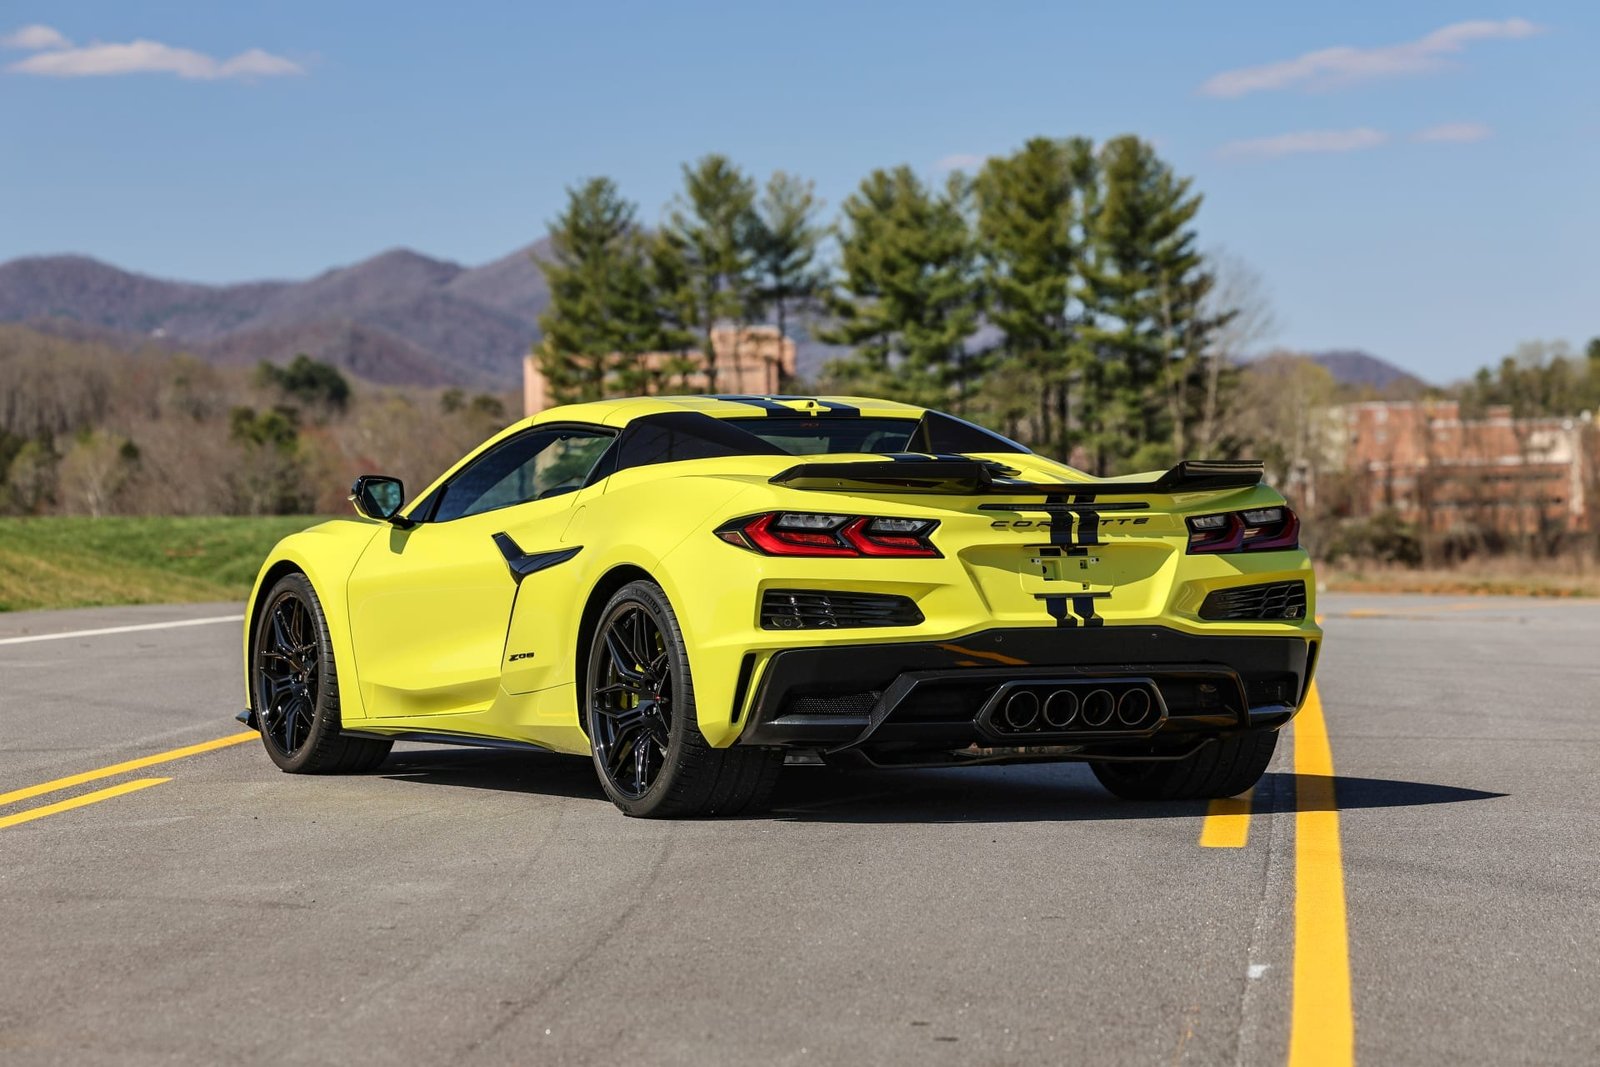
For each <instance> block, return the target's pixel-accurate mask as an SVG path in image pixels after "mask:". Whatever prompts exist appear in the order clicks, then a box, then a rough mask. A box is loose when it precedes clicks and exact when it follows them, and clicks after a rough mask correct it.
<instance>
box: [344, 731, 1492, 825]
mask: <svg viewBox="0 0 1600 1067" xmlns="http://www.w3.org/2000/svg"><path fill="white" fill-rule="evenodd" d="M374 773H375V774H376V775H378V776H381V777H383V778H388V779H391V780H394V781H404V782H413V783H417V784H420V785H434V786H464V787H467V788H472V789H498V790H504V791H508V792H515V793H537V794H542V795H546V796H562V797H571V798H574V799H581V800H596V801H604V800H605V794H604V793H603V792H601V789H600V784H599V782H598V781H596V779H595V774H594V768H593V767H592V766H591V765H590V763H589V761H588V760H586V759H583V758H580V757H575V756H557V755H546V754H542V753H530V752H503V751H494V750H485V749H468V748H463V749H447V750H437V749H424V750H419V751H402V752H396V753H395V754H393V755H391V756H390V757H389V759H388V760H386V761H385V762H384V764H383V766H382V767H380V768H379V769H378V770H377V771H376V772H374ZM1326 782H1327V779H1322V778H1315V777H1314V776H1310V775H1296V774H1291V773H1287V772H1269V773H1268V774H1266V775H1265V776H1263V777H1262V779H1261V783H1260V784H1259V785H1258V786H1257V787H1256V790H1255V793H1254V794H1253V796H1252V803H1251V810H1252V811H1253V812H1255V813H1257V814H1279V813H1285V812H1295V811H1317V810H1324V811H1325V810H1329V809H1330V805H1329V804H1328V802H1327V797H1328V796H1330V795H1331V796H1332V797H1333V804H1332V805H1331V807H1332V808H1334V809H1337V810H1341V811H1355V810H1360V809H1364V808H1406V807H1421V806H1425V805H1431V804H1458V803H1462V802H1464V801H1471V800H1492V799H1495V798H1497V797H1502V796H1505V795H1506V794H1504V793H1490V792H1485V791H1483V790H1480V789H1465V788H1461V787H1459V786H1450V785H1437V784H1432V783H1427V782H1409V781H1400V780H1394V779H1387V778H1350V777H1341V776H1335V777H1334V778H1333V779H1332V783H1331V784H1332V786H1333V788H1332V790H1331V793H1330V791H1329V790H1328V789H1327V788H1326V785H1325V783H1326ZM1205 810H1206V804H1205V802H1204V801H1170V802H1136V801H1126V800H1119V799H1118V798H1116V797H1114V796H1112V795H1111V794H1109V793H1107V792H1106V791H1105V790H1104V789H1102V788H1101V787H1100V785H1099V783H1098V782H1096V781H1095V779H1094V776H1093V775H1092V774H1091V773H1090V772H1089V769H1088V767H1086V766H1084V765H1082V764H1072V763H1068V764H1027V765H1019V766H1010V767H962V768H951V769H943V768H941V769H936V770H861V769H855V768H850V769H840V768H832V767H787V768H785V769H784V772H783V776H782V777H781V778H780V779H779V782H778V789H777V792H776V794H775V795H774V796H773V802H772V807H771V810H770V812H768V813H767V814H765V815H761V816H756V818H766V819H777V820H780V821H786V822H859V823H873V822H881V823H902V822H905V823H940V822H1094V821H1125V820H1129V819H1170V818H1194V817H1195V816H1197V815H1200V814H1203V813H1204V812H1205Z"/></svg>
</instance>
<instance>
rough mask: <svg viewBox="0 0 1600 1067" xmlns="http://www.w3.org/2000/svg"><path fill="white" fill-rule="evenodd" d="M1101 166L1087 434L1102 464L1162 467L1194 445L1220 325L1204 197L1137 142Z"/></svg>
mask: <svg viewBox="0 0 1600 1067" xmlns="http://www.w3.org/2000/svg"><path fill="white" fill-rule="evenodd" d="M1099 166H1100V172H1101V174H1102V176H1103V178H1102V182H1101V191H1100V196H1099V200H1098V203H1097V204H1096V205H1095V209H1094V212H1093V215H1092V221H1091V225H1090V227H1089V232H1088V236H1089V241H1088V247H1089V255H1088V257H1087V259H1086V262H1085V266H1084V283H1085V284H1084V287H1083V298H1084V304H1085V312H1086V314H1087V316H1088V317H1089V319H1090V322H1091V325H1089V326H1088V327H1086V329H1085V331H1084V336H1085V339H1086V340H1087V341H1088V342H1089V343H1090V344H1091V345H1092V346H1093V348H1094V353H1095V358H1094V360H1093V361H1092V362H1091V363H1089V364H1088V365H1087V366H1086V368H1085V369H1086V371H1087V379H1086V384H1087V386H1088V388H1087V393H1088V394H1089V399H1090V418H1089V419H1088V420H1087V422H1088V424H1089V428H1090V429H1089V434H1088V437H1089V438H1090V441H1091V444H1092V447H1093V448H1094V451H1095V454H1096V458H1097V460H1098V463H1099V465H1100V466H1102V467H1105V466H1108V465H1116V466H1124V465H1126V466H1133V467H1153V466H1160V465H1162V464H1164V463H1169V462H1172V461H1173V460H1175V459H1177V458H1178V453H1180V452H1182V451H1183V450H1184V448H1185V446H1186V443H1187V439H1188V425H1189V421H1190V408H1191V407H1192V405H1193V402H1194V398H1195V396H1197V395H1198V392H1199V391H1198V389H1197V388H1196V387H1195V377H1196V373H1197V367H1198V362H1199V356H1200V354H1201V353H1202V352H1203V351H1204V349H1205V347H1206V345H1207V343H1208V341H1209V338H1210V336H1211V334H1212V333H1213V332H1214V331H1215V330H1216V328H1217V326H1218V325H1219V322H1218V321H1216V320H1215V319H1208V318H1207V317H1206V315H1205V314H1204V312H1203V310H1202V309H1203V307H1204V303H1205V297H1206V294H1207V293H1208V292H1209V290H1210V288H1211V286H1212V278H1211V275H1210V274H1209V273H1208V272H1207V271H1206V270H1205V268H1204V263H1203V261H1202V258H1201V256H1200V253H1199V252H1198V251H1197V249H1196V246H1195V242H1196V236H1195V232H1194V230H1193V228H1192V227H1191V225H1190V224H1191V222H1192V221H1193V219H1194V216H1195V214H1196V212H1198V211H1199V209H1200V199H1201V198H1200V196H1199V195H1198V194H1195V193H1192V192H1191V185H1192V180H1191V179H1188V178H1179V177H1177V175H1175V174H1174V173H1173V171H1172V168H1171V167H1170V166H1168V165H1167V164H1166V163H1165V162H1163V161H1162V160H1161V159H1160V158H1159V157H1158V156H1157V155H1156V154H1155V150H1154V149H1152V148H1151V147H1150V146H1149V145H1148V144H1146V143H1144V142H1143V141H1140V140H1139V139H1138V138H1136V137H1118V138H1114V139H1113V140H1111V141H1109V142H1107V143H1106V144H1105V145H1104V146H1103V147H1102V149H1101V151H1100V160H1099Z"/></svg>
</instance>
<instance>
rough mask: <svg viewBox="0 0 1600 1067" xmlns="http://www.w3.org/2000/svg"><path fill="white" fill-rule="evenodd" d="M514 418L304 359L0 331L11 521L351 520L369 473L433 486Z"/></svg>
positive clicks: (470, 400) (491, 403)
mask: <svg viewBox="0 0 1600 1067" xmlns="http://www.w3.org/2000/svg"><path fill="white" fill-rule="evenodd" d="M509 417H510V416H509V411H508V406H507V402H506V399H505V398H502V397H499V396H494V395H490V394H477V395H469V394H467V393H465V392H464V391H462V390H460V389H443V390H440V389H425V388H421V387H409V388H407V387H378V386H373V385H370V384H368V383H365V382H361V381H359V380H351V379H349V378H347V377H346V376H345V375H344V374H343V373H342V372H341V371H339V369H338V368H336V367H334V366H332V365H330V364H328V363H325V362H322V361H319V360H316V359H313V358H311V357H310V356H309V355H308V354H305V353H301V354H298V355H296V356H295V358H294V359H292V360H290V361H288V362H287V363H285V364H282V365H278V364H272V363H263V364H261V365H259V366H257V367H256V368H254V369H252V368H248V367H218V366H213V365H210V364H207V363H204V362H202V361H200V360H198V359H195V358H194V357H192V356H187V355H183V354H180V353H173V352H169V351H164V350H160V349H155V348H148V349H145V350H143V351H137V352H126V351H123V350H121V349H118V348H115V347H112V346H110V345H106V344H103V343H100V342H96V341H80V340H72V339H68V338H64V337H59V336H54V335H51V334H46V333H41V332H39V331H37V330H33V329H30V328H28V327H26V326H15V325H0V515H7V514H22V515H37V514H83V515H111V514H158V515H207V514H243V515H259V514H304V513H321V514H328V513H334V514H337V513H341V512H345V511H346V509H347V508H348V505H347V504H346V503H345V500H344V494H345V492H346V491H347V489H348V487H349V485H350V482H351V480H352V479H353V478H354V476H355V475H356V474H360V473H365V472H371V471H374V470H382V471H384V472H386V473H390V474H396V475H399V476H401V477H403V478H404V479H405V480H406V482H407V485H408V486H409V487H411V488H413V489H420V488H421V487H422V486H423V485H425V484H427V483H428V482H429V481H431V480H432V479H433V478H434V477H435V476H437V475H438V474H439V472H440V471H441V470H443V469H444V467H445V466H446V465H447V464H449V463H451V462H453V461H454V460H455V459H456V458H458V457H459V456H460V455H461V454H462V453H463V452H465V451H466V450H467V449H469V448H471V447H472V446H473V445H475V444H477V443H478V442H479V441H481V440H482V439H483V438H484V437H486V436H488V435H489V434H490V433H493V432H494V431H496V430H498V429H500V428H501V427H502V426H504V425H505V424H506V422H507V421H508V419H509Z"/></svg>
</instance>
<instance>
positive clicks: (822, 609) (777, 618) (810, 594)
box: [761, 589, 922, 630]
mask: <svg viewBox="0 0 1600 1067" xmlns="http://www.w3.org/2000/svg"><path fill="white" fill-rule="evenodd" d="M921 621H922V612H920V611H918V610H917V605H916V603H915V602H914V601H912V600H911V598H910V597H903V596H894V595H892V594H887V593H827V592H818V591H816V590H812V589H769V590H767V592H766V595H765V596H763V597H762V598H761V628H762V629H763V630H832V629H845V628H853V627H859V626H915V625H917V623H919V622H921Z"/></svg>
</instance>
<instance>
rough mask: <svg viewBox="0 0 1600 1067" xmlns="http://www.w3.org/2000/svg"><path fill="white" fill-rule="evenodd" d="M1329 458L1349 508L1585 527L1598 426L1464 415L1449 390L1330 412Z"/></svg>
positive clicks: (1426, 519)
mask: <svg viewBox="0 0 1600 1067" xmlns="http://www.w3.org/2000/svg"><path fill="white" fill-rule="evenodd" d="M1330 414H1331V416H1332V418H1331V419H1330V423H1329V425H1330V435H1331V436H1332V437H1333V438H1334V440H1332V441H1330V446H1331V447H1330V449H1329V451H1330V453H1331V455H1330V457H1329V458H1330V460H1331V461H1332V462H1331V464H1330V466H1331V467H1332V468H1334V469H1342V470H1343V471H1345V472H1346V473H1347V474H1349V475H1351V476H1352V477H1351V478H1350V484H1351V493H1352V494H1353V495H1352V499H1351V507H1352V510H1353V511H1354V513H1355V514H1357V515H1371V514H1374V513H1376V512H1378V511H1383V510H1392V511H1395V512H1397V513H1398V514H1399V515H1400V517H1401V518H1402V519H1404V520H1406V521H1408V522H1413V523H1417V524H1418V525H1420V526H1423V527H1424V528H1426V529H1430V530H1432V531H1434V532H1436V533H1452V532H1459V531H1465V530H1480V531H1494V532H1496V533H1500V534H1506V535H1521V534H1532V533H1537V532H1579V531H1593V530H1595V529H1596V528H1597V523H1600V501H1597V499H1596V497H1597V493H1600V477H1597V472H1600V434H1597V432H1596V427H1595V425H1594V421H1593V419H1592V418H1591V417H1590V415H1589V414H1588V413H1587V412H1586V413H1585V414H1584V415H1583V417H1581V418H1527V419H1518V418H1513V417H1512V415H1511V409H1510V408H1507V407H1490V408H1489V409H1488V410H1487V411H1486V412H1485V413H1484V415H1483V417H1482V418H1475V419H1463V418H1462V417H1461V407H1460V405H1459V404H1458V403H1457V402H1456V401H1454V400H1422V401H1373V402H1369V403H1360V404H1346V405H1343V406H1341V407H1338V408H1335V409H1333V411H1332V412H1331V413H1330Z"/></svg>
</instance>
